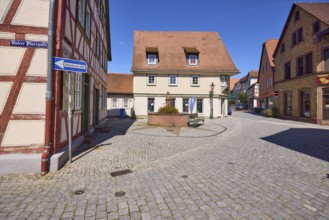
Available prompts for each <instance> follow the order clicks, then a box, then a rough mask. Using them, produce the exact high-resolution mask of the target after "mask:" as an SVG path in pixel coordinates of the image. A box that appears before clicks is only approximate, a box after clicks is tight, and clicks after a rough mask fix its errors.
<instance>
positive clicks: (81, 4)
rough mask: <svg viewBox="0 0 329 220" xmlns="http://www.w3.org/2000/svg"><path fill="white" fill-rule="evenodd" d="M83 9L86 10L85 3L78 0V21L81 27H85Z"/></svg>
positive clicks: (82, 0)
mask: <svg viewBox="0 0 329 220" xmlns="http://www.w3.org/2000/svg"><path fill="white" fill-rule="evenodd" d="M85 9H86V1H85V0H79V2H78V21H79V22H80V24H81V26H82V27H84V26H85V13H86V12H85Z"/></svg>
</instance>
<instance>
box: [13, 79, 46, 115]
mask: <svg viewBox="0 0 329 220" xmlns="http://www.w3.org/2000/svg"><path fill="white" fill-rule="evenodd" d="M45 96H46V84H45V83H23V85H22V88H21V90H20V92H19V95H18V98H17V101H16V104H15V108H14V110H13V113H14V114H45V109H46V99H45Z"/></svg>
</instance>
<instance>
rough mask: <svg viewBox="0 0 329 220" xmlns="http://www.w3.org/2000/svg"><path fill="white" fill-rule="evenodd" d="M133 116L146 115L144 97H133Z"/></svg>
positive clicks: (145, 100)
mask: <svg viewBox="0 0 329 220" xmlns="http://www.w3.org/2000/svg"><path fill="white" fill-rule="evenodd" d="M134 101H135V103H134V106H135V114H136V115H147V98H146V97H135V98H134Z"/></svg>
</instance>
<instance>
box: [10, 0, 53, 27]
mask: <svg viewBox="0 0 329 220" xmlns="http://www.w3.org/2000/svg"><path fill="white" fill-rule="evenodd" d="M48 17H49V1H47V0H23V1H22V2H21V4H20V6H19V8H18V10H17V12H16V14H15V16H14V18H13V21H12V24H13V25H24V26H33V27H48Z"/></svg>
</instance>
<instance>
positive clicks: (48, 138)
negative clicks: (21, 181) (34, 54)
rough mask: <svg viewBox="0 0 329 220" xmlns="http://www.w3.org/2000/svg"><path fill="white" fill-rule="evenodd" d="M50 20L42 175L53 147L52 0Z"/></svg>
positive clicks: (51, 2)
mask: <svg viewBox="0 0 329 220" xmlns="http://www.w3.org/2000/svg"><path fill="white" fill-rule="evenodd" d="M49 2H50V6H49V19H48V68H47V92H46V118H45V148H44V151H43V152H42V154H41V175H42V176H44V175H46V174H47V173H48V172H49V165H50V164H49V159H50V158H49V155H50V151H51V148H52V145H53V142H52V127H53V126H52V124H53V123H52V118H53V101H54V97H53V71H52V68H53V51H54V49H53V42H54V40H53V35H54V14H55V0H50V1H49Z"/></svg>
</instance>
